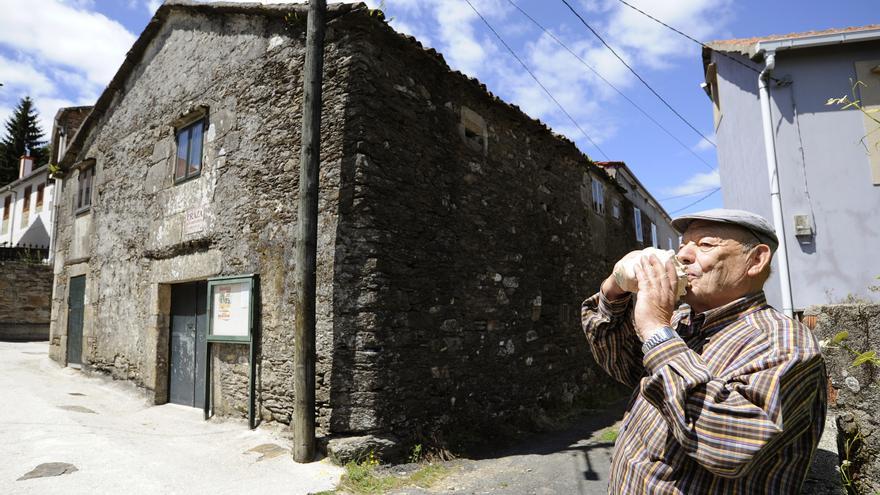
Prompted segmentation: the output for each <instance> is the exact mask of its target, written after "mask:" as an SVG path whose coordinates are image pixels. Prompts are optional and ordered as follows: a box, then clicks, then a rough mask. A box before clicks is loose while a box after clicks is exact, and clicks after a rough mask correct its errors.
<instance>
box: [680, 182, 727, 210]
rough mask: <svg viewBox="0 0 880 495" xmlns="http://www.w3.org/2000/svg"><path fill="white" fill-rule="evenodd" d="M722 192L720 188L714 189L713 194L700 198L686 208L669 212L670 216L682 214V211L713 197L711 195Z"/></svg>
mask: <svg viewBox="0 0 880 495" xmlns="http://www.w3.org/2000/svg"><path fill="white" fill-rule="evenodd" d="M720 190H721V188H720V187H716V188H715V189H713V190H712V192H710V193H709V194H707V195H705V196H703V197H702V198H700V199H698V200H696V201H694V202H693V203H690V204H688V205H687V206H684V207H682V208H679V209H677V210H675V211H671V212H669V214H670V215H675V214H676V213H678V212H680V211H682V210H687V209H688V208H690V207H691V206H694V205H695V204H697V203H699V202H701V201H704V200H705V199H707V198H708V197H709V196H711V195H713V194H715V193H717V192H718V191H720Z"/></svg>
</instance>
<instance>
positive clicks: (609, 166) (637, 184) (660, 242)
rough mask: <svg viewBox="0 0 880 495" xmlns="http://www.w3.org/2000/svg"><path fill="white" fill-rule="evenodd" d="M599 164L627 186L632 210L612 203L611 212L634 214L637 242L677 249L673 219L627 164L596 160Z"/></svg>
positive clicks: (627, 196) (676, 236)
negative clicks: (624, 209)
mask: <svg viewBox="0 0 880 495" xmlns="http://www.w3.org/2000/svg"><path fill="white" fill-rule="evenodd" d="M596 165H598V166H600V167H602V168H603V169H605V171H607V172H608V175H610V176H611V177H612V178H614V180H615V181H617V183H618V184H619V185H620V186H621V187H623V189H624V191H625V192H624V196H626V198H627V199H629V200H630V201H631V202H632V210H626V211H623V207H622V205H620V204H619V203H614V204H612V205H611V210H612V211H611V215H612V216H614V217H615V218H617V217H618V216H620V215H630V214H632V215H633V222H634V224H635V228H634V232H635V236H636V241H638V242H640V243H641V244H642V245H643V246H652V247H655V248H658V249H675V250H676V251H677V250H678V245H679V240H678V238H679V235H678V232H677V231H676V230H675V229H674V228H673V227H672V218H671V217H670V216H669V214H668V213H666V210H665V209H664V208H663V207H662V206H660V202H658V201H657V200H656V199H654V196H653V195H652V194H651V193H650V192H649V191H648V189H647V188H646V187H645V186H644V185H642V181H640V180H639V178H638V177H636V174H634V173H633V171H632V170H631V169H630V168H629V167H628V166H626V163H624V162H596Z"/></svg>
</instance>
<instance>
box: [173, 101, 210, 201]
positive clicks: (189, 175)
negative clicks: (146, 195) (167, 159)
mask: <svg viewBox="0 0 880 495" xmlns="http://www.w3.org/2000/svg"><path fill="white" fill-rule="evenodd" d="M197 126H201V144H200V146H199V149H200V151H199V168H198V170H196V171H195V172H190V168H191V164H192V162H191V161H190V160H192V156H191V154H192V143H193V140H192V134H193V132H192V131H193V129H195V128H196V127H197ZM207 127H208V116H207V115H201V116H199V117H198V118H196V119H194V120H191V121H187V123H186V124H183V125H180V126H178V127H177V128H175V129H174V145H175V146H174V151H175V152H174V161H173V165H172V167H171V177H172V178H173V180H174V184H175V185H177V184H182V183H184V182H187V181H190V180H192V179H195V178H196V177H199V176H201V175H202V169H203V168H204V167H205V131H206V130H207ZM184 133H186V137H187V139H186V148H187V149H186V165H185V167H184V174H183V176H178V175H177V166H178V160H180V158H179V155H180V137H181V135H183V134H184Z"/></svg>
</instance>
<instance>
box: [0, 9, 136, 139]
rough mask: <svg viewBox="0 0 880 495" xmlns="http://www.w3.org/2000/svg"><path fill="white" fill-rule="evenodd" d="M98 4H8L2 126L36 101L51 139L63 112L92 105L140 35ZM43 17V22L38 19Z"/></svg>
mask: <svg viewBox="0 0 880 495" xmlns="http://www.w3.org/2000/svg"><path fill="white" fill-rule="evenodd" d="M94 4H95V2H94V1H93V0H5V2H4V12H3V15H2V16H0V82H3V83H4V88H3V89H4V91H3V92H2V93H0V121H2V122H5V121H6V120H7V119H8V118H9V116H10V115H11V113H12V108H14V107H15V106H16V105H17V104H18V102H19V101H20V99H21V98H22V97H24V96H30V97H31V98H32V99H33V100H34V105H35V107H36V110H37V112H38V113H39V119H40V126H41V127H42V129H43V131H44V132H45V133H46V134H47V136H46V137H47V138H48V134H49V133H50V132H51V130H52V122H53V119H54V117H55V113H56V112H57V111H58V109H59V108H61V107H65V106H72V105H91V104H94V103H95V100H96V99H97V97H98V94H100V92H101V91H102V90H103V88H104V87H105V86H106V85H107V83H109V82H110V79H111V78H112V77H113V75H114V74H115V73H116V71H117V69H118V68H119V66H120V64H121V63H122V60H123V58H124V57H125V53H126V51H128V49H129V48H130V47H131V45H132V43H134V40H135V35H134V34H132V33H130V32H128V30H126V29H125V27H123V26H122V24H120V23H119V22H116V21H114V20H111V19H108V18H107V17H106V16H104V15H102V14H100V13H98V12H94V11H92V10H90V9H93V8H94ZM35 12H39V21H38V22H36V21H35V17H34V13H35Z"/></svg>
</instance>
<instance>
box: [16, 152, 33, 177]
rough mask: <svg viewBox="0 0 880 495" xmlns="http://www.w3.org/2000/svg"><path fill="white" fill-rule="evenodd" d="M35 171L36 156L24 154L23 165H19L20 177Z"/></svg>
mask: <svg viewBox="0 0 880 495" xmlns="http://www.w3.org/2000/svg"><path fill="white" fill-rule="evenodd" d="M33 171H34V157H32V156H28V155H23V156H22V157H21V165H19V167H18V178H19V179H23V178H25V177H27V176H28V175H31V172H33Z"/></svg>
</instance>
